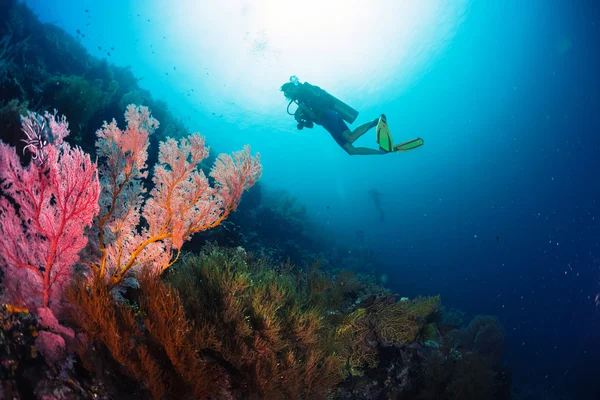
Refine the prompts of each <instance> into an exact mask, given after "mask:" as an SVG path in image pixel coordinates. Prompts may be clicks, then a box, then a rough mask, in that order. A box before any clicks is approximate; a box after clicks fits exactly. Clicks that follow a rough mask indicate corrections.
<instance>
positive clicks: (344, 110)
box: [288, 75, 358, 124]
mask: <svg viewBox="0 0 600 400" xmlns="http://www.w3.org/2000/svg"><path fill="white" fill-rule="evenodd" d="M290 82H292V83H293V84H294V85H296V86H298V85H299V84H300V83H299V81H298V77H297V76H296V75H294V76H292V77H290ZM304 84H305V85H309V86H311V87H314V88H318V89H319V90H320V91H321V96H323V101H324V102H326V103H328V104H331V108H332V109H333V110H335V111H336V112H337V113H338V114H339V115H340V117H342V119H343V120H344V121H346V122H347V123H349V124H351V123H353V122H354V121H355V120H356V117H358V111H356V110H355V109H354V108H352V107H350V106H349V105H348V104H346V103H344V102H343V101H341V100H340V99H338V98H337V97H335V96H332V95H331V94H329V93H328V92H326V91H325V90H323V89H321V88H319V87H318V86H313V85H311V84H310V83H308V82H304ZM288 106H289V105H288Z"/></svg>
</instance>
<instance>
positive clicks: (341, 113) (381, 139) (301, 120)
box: [281, 76, 423, 155]
mask: <svg viewBox="0 0 600 400" xmlns="http://www.w3.org/2000/svg"><path fill="white" fill-rule="evenodd" d="M281 91H282V92H283V95H284V96H285V97H286V98H287V99H288V100H289V103H288V111H287V112H288V114H289V115H294V119H295V120H296V122H297V123H298V125H297V128H298V129H299V130H301V129H303V128H304V127H306V128H309V129H312V128H313V127H314V124H317V125H321V126H322V127H323V128H325V130H326V131H327V132H329V134H330V135H331V137H333V139H334V140H335V141H336V142H337V144H338V145H339V146H340V147H341V148H342V149H344V150H345V151H346V153H348V154H349V155H381V154H387V153H393V152H399V151H408V150H412V149H415V148H417V147H420V146H421V145H422V144H423V140H422V139H419V138H417V139H413V140H411V141H409V142H405V143H401V144H398V145H395V146H394V144H393V140H392V136H391V133H390V131H389V129H388V127H387V120H386V116H385V115H384V114H381V116H380V117H378V118H377V119H374V120H373V121H370V122H367V123H365V124H362V125H361V126H359V127H358V128H356V129H354V130H353V131H351V130H350V128H349V127H348V125H346V121H347V122H348V123H350V124H351V123H353V122H354V121H355V120H356V117H357V116H358V111H356V110H355V109H353V108H352V107H350V106H349V105H347V104H345V103H343V102H342V101H340V100H338V99H337V98H335V97H333V96H332V95H330V94H329V93H327V92H326V91H325V90H323V89H321V88H320V87H318V86H314V85H311V84H310V83H308V82H304V83H302V84H300V83H299V82H298V78H297V77H296V76H292V77H291V78H290V82H287V83H284V84H283V85H282V86H281ZM292 103H296V104H297V105H298V108H297V109H296V112H295V113H294V114H292V113H290V111H289V108H290V105H291V104H292ZM375 127H377V143H379V149H371V148H368V147H354V142H355V141H356V140H357V139H358V138H360V137H361V136H362V135H364V134H365V133H367V132H368V131H369V130H370V129H371V128H375Z"/></svg>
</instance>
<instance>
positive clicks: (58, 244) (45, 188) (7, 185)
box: [0, 113, 100, 308]
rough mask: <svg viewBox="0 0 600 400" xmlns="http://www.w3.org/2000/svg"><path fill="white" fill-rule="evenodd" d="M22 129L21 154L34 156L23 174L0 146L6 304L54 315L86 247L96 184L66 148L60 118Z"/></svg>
mask: <svg viewBox="0 0 600 400" xmlns="http://www.w3.org/2000/svg"><path fill="white" fill-rule="evenodd" d="M22 128H23V131H24V132H25V133H26V134H27V140H25V142H26V143H27V145H26V146H25V149H24V150H28V151H30V152H31V153H32V155H33V157H32V160H31V161H30V162H29V165H27V166H26V167H23V166H22V165H21V162H20V159H19V156H18V155H17V153H16V150H15V148H14V147H11V146H8V145H7V144H5V143H3V142H2V141H0V184H1V188H2V194H3V196H2V197H0V231H2V236H1V237H0V266H1V267H2V269H3V271H4V279H3V283H4V286H5V288H6V290H5V293H4V297H5V299H6V300H8V301H11V302H13V303H17V304H20V305H24V306H27V307H30V308H39V307H50V308H56V307H59V306H60V304H61V300H62V295H63V292H64V286H65V285H66V284H68V283H69V282H70V278H71V272H72V271H71V270H72V267H73V265H74V264H75V263H76V262H77V261H78V259H79V255H78V254H79V251H80V250H81V249H82V248H83V247H84V246H85V245H86V243H87V239H86V236H85V235H84V229H85V228H86V226H89V225H90V224H91V222H92V220H93V218H94V216H95V215H96V214H97V213H98V197H99V194H100V183H99V181H98V174H97V170H96V165H95V164H94V163H92V162H91V160H90V157H89V155H88V154H86V153H84V152H83V151H82V150H81V149H80V148H78V147H75V148H72V147H71V146H70V145H69V144H68V143H67V142H65V141H64V140H63V139H64V138H65V137H66V136H67V135H68V134H69V131H68V123H67V121H66V119H65V117H62V118H56V115H55V114H49V113H46V114H45V115H43V116H42V115H38V114H35V113H29V115H28V116H27V117H25V118H23V119H22ZM15 205H16V207H15Z"/></svg>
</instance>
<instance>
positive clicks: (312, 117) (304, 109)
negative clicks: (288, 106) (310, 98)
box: [298, 104, 320, 125]
mask: <svg viewBox="0 0 600 400" xmlns="http://www.w3.org/2000/svg"><path fill="white" fill-rule="evenodd" d="M298 107H299V108H300V109H301V110H302V113H303V114H304V115H305V116H306V117H308V118H307V119H309V120H311V121H314V122H316V123H317V124H318V123H319V117H317V114H315V113H314V112H313V110H311V109H310V108H309V107H306V106H304V105H302V104H299V105H298ZM319 125H320V124H319Z"/></svg>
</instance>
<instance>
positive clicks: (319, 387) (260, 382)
mask: <svg viewBox="0 0 600 400" xmlns="http://www.w3.org/2000/svg"><path fill="white" fill-rule="evenodd" d="M169 281H170V282H171V284H172V285H173V286H174V287H175V288H177V290H178V291H179V293H181V296H182V298H183V299H184V307H185V309H186V311H187V312H188V315H189V317H190V318H191V319H192V320H193V321H194V322H195V324H196V325H197V326H201V327H202V330H203V331H204V334H203V336H204V337H205V338H207V337H210V334H209V333H213V334H214V333H215V332H216V333H217V335H218V336H216V337H212V338H211V340H206V346H207V347H206V348H204V349H203V350H201V352H204V353H211V354H213V356H214V355H215V353H216V354H217V355H218V357H215V358H216V359H219V360H221V363H222V364H226V365H228V366H229V367H230V370H232V371H234V373H231V377H232V384H233V385H234V386H237V387H238V388H239V389H240V390H241V391H242V392H243V393H245V395H246V396H250V397H252V398H281V397H284V398H294V399H295V398H299V397H307V398H320V397H322V396H324V395H325V394H326V393H327V392H328V391H329V390H330V389H331V388H332V387H333V386H334V385H335V384H336V383H338V382H339V381H341V379H342V375H341V359H340V358H339V357H337V356H336V354H335V353H333V352H332V351H331V350H329V348H328V346H327V344H328V339H329V337H331V336H333V335H332V332H331V330H332V328H331V327H330V326H327V325H325V324H324V323H323V321H324V318H325V317H324V313H323V311H322V309H321V308H318V307H315V306H314V304H312V305H311V303H310V302H309V301H307V299H311V298H312V297H313V296H311V294H309V293H307V292H306V291H304V289H306V286H304V285H301V284H299V282H298V281H297V280H294V279H293V278H291V277H290V276H289V275H285V274H279V273H277V272H276V271H275V270H274V269H273V268H272V267H269V266H267V265H266V264H263V263H260V262H259V263H257V264H254V265H252V264H249V263H247V261H246V258H245V254H244V253H243V252H239V251H238V252H233V253H225V252H221V251H219V250H216V249H213V250H212V251H210V252H208V253H205V254H204V255H202V256H200V257H194V256H190V257H186V258H185V259H184V260H183V261H182V263H181V265H180V266H179V267H178V268H177V269H176V270H175V271H174V272H173V273H172V274H171V276H170V278H169Z"/></svg>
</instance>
